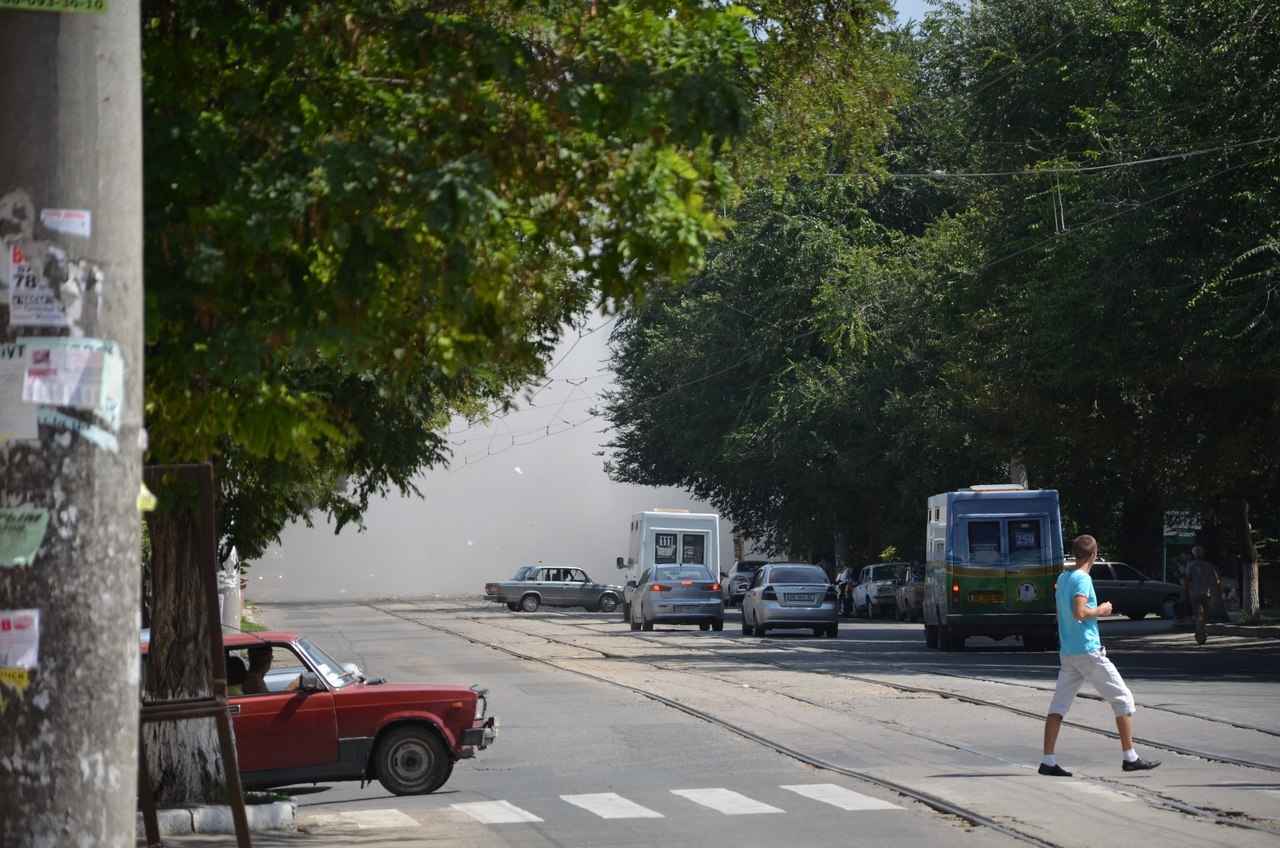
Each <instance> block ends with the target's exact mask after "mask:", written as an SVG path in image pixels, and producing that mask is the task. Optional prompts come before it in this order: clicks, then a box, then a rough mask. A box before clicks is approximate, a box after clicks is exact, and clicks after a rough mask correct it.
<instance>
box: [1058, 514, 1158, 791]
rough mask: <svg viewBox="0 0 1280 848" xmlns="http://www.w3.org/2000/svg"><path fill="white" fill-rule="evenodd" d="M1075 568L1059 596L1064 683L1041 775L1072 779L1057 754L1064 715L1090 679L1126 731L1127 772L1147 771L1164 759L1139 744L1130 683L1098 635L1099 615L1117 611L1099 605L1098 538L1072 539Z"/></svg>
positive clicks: (1061, 681) (1123, 737)
mask: <svg viewBox="0 0 1280 848" xmlns="http://www.w3.org/2000/svg"><path fill="white" fill-rule="evenodd" d="M1071 552H1072V553H1073V554H1074V555H1075V558H1076V564H1075V566H1074V567H1072V568H1070V569H1068V570H1066V571H1064V572H1062V574H1060V575H1059V576H1058V583H1057V585H1056V586H1055V587H1054V590H1053V593H1054V599H1055V601H1056V602H1057V605H1058V643H1059V646H1060V647H1059V658H1058V659H1059V662H1060V663H1061V668H1060V669H1059V670H1058V686H1057V688H1056V689H1055V690H1054V693H1053V701H1052V702H1051V703H1050V704H1049V715H1048V717H1047V718H1046V719H1045V722H1044V758H1043V759H1042V760H1041V761H1040V773H1041V774H1047V775H1051V776H1053V777H1070V776H1071V772H1069V771H1067V770H1066V769H1064V768H1063V767H1062V766H1060V765H1058V760H1057V758H1056V757H1054V755H1053V749H1054V746H1055V745H1056V744H1057V743H1058V731H1059V730H1061V729H1062V717H1063V716H1064V715H1066V714H1067V710H1068V709H1070V708H1071V702H1072V701H1073V700H1075V697H1076V692H1078V691H1080V687H1081V686H1082V685H1084V682H1085V681H1086V680H1087V681H1089V682H1090V683H1092V684H1093V688H1094V689H1096V690H1098V694H1099V695H1101V696H1102V697H1103V699H1104V700H1105V701H1107V702H1108V703H1109V704H1111V709H1112V711H1113V712H1114V713H1115V714H1116V729H1117V730H1119V731H1120V747H1121V748H1122V749H1123V750H1124V763H1123V765H1122V767H1123V768H1124V770H1125V771H1146V770H1147V769H1153V768H1155V767H1156V766H1158V765H1160V762H1159V760H1144V759H1142V757H1139V756H1138V752H1137V751H1135V750H1134V748H1133V712H1134V702H1133V693H1132V692H1130V691H1129V687H1128V686H1126V685H1125V684H1124V679H1123V678H1121V677H1120V672H1118V671H1116V667H1115V666H1114V665H1112V664H1111V660H1109V659H1107V651H1106V649H1105V648H1103V647H1102V639H1101V637H1099V636H1098V619H1099V618H1102V617H1103V616H1107V615H1111V603H1110V602H1109V601H1108V602H1107V603H1105V604H1102V605H1099V604H1098V596H1097V595H1096V594H1095V593H1094V591H1093V578H1091V577H1090V576H1089V569H1091V568H1092V567H1093V562H1094V560H1096V559H1097V558H1098V542H1097V540H1096V539H1094V538H1093V537H1092V536H1078V537H1077V538H1076V540H1075V541H1074V542H1072V543H1071Z"/></svg>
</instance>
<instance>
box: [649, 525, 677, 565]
mask: <svg viewBox="0 0 1280 848" xmlns="http://www.w3.org/2000/svg"><path fill="white" fill-rule="evenodd" d="M675 563H676V534H675V533H654V534H653V564H654V565H675Z"/></svg>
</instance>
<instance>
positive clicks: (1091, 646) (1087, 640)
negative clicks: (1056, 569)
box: [1053, 568, 1102, 656]
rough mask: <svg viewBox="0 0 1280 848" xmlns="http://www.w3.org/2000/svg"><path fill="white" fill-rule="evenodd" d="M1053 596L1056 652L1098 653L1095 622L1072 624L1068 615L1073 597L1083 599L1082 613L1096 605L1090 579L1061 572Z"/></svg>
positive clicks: (1078, 573)
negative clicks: (1056, 612) (1078, 596)
mask: <svg viewBox="0 0 1280 848" xmlns="http://www.w3.org/2000/svg"><path fill="white" fill-rule="evenodd" d="M1053 595H1054V600H1055V601H1056V602H1057V604H1058V652H1059V653H1061V654H1064V655H1066V656H1072V655H1074V654H1090V653H1093V652H1094V651H1100V650H1102V638H1101V637H1100V636H1098V620H1097V619H1096V618H1086V619H1085V620H1084V621H1076V618H1075V615H1074V613H1073V612H1072V610H1073V609H1074V607H1075V597H1076V595H1084V599H1085V601H1084V605H1085V608H1086V609H1093V608H1094V607H1096V606H1097V605H1098V596H1097V595H1095V594H1094V592H1093V578H1091V577H1090V576H1089V575H1088V574H1085V573H1084V572H1083V571H1081V570H1080V569H1078V568H1073V569H1071V570H1070V571H1064V572H1062V573H1061V574H1059V575H1058V584H1057V585H1056V586H1055V587H1054V589H1053Z"/></svg>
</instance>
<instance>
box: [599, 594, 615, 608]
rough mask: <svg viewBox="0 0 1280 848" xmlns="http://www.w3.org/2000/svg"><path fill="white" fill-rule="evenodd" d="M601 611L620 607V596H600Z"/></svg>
mask: <svg viewBox="0 0 1280 848" xmlns="http://www.w3.org/2000/svg"><path fill="white" fill-rule="evenodd" d="M599 608H600V612H613V611H614V610H616V609H617V608H618V598H617V596H616V595H601V596H600V605H599Z"/></svg>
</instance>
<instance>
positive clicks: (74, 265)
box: [0, 1, 143, 848]
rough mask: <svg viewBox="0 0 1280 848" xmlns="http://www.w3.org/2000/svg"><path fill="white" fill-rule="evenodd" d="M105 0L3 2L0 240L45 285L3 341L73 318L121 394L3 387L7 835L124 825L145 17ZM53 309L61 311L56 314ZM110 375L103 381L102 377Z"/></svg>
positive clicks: (0, 811)
mask: <svg viewBox="0 0 1280 848" xmlns="http://www.w3.org/2000/svg"><path fill="white" fill-rule="evenodd" d="M104 5H105V6H106V9H105V11H104V12H102V13H99V14H59V13H54V12H45V11H35V12H28V11H11V10H5V11H3V12H0V21H2V25H0V244H4V245H5V246H6V247H7V246H9V245H10V243H12V246H15V247H18V249H19V250H21V251H22V252H23V253H25V254H26V255H27V257H28V259H29V267H30V269H31V273H32V275H33V277H32V278H31V279H29V281H28V286H29V287H30V289H32V290H35V291H40V290H43V291H44V292H45V294H46V296H47V297H49V300H48V301H47V302H48V303H49V305H50V306H53V305H55V304H57V308H56V309H51V310H48V311H45V310H40V311H41V312H42V313H43V315H42V316H41V317H42V318H43V321H42V322H41V323H40V324H39V325H38V326H34V327H33V326H18V327H16V328H15V327H11V326H10V318H11V315H10V307H9V306H6V305H3V304H0V343H5V342H12V343H13V344H12V345H10V344H0V346H2V347H4V348H6V350H7V353H6V355H9V356H12V355H13V352H14V351H15V350H16V349H17V348H19V347H21V348H23V350H24V353H23V358H20V359H18V362H19V363H21V362H23V361H25V362H27V363H28V364H34V362H33V360H34V357H33V356H32V350H31V349H32V348H35V346H36V345H39V344H42V343H43V344H48V342H49V339H48V337H50V336H61V337H63V338H64V339H65V338H66V337H68V336H76V337H77V338H78V339H79V340H80V342H81V343H82V345H83V346H82V347H81V348H80V351H81V352H85V353H90V355H91V356H95V357H96V356H101V357H102V359H101V360H100V361H101V362H102V363H103V364H104V365H105V364H107V363H114V362H116V361H118V362H119V363H120V364H121V365H122V371H123V379H122V382H121V384H120V386H121V388H122V392H123V394H122V396H121V397H120V401H121V403H120V404H119V405H118V406H116V405H115V404H114V403H109V402H108V403H96V404H95V406H96V409H95V410H94V411H90V410H88V409H85V408H84V407H85V406H88V405H89V402H88V401H89V399H88V397H87V396H86V394H84V393H78V397H77V396H74V395H72V396H67V395H63V394H61V393H60V391H59V392H58V393H57V394H56V395H55V398H54V399H56V400H67V401H72V403H71V404H70V405H66V406H49V407H47V408H42V409H40V419H37V417H36V416H37V407H36V406H35V405H34V404H32V403H27V402H26V401H23V400H21V399H19V398H17V397H14V396H12V395H9V394H8V391H7V389H8V386H7V385H6V387H5V388H6V392H5V395H6V396H5V397H3V398H0V404H4V405H5V410H4V411H5V412H6V413H15V414H16V413H22V412H26V413H29V416H30V417H29V418H28V419H27V420H28V422H30V425H31V426H30V428H27V427H25V426H24V433H23V437H22V438H21V439H20V440H13V441H5V440H3V439H4V438H7V437H0V506H3V507H5V508H8V509H14V510H19V511H20V512H18V513H16V514H17V515H19V516H23V517H22V518H21V519H20V520H22V521H24V522H26V521H31V520H32V518H33V517H35V516H38V515H42V516H43V517H42V518H41V519H40V522H39V526H41V527H42V528H43V535H42V536H40V535H39V531H37V533H36V537H37V539H38V541H37V542H36V544H37V548H36V550H35V551H34V555H33V557H32V558H30V559H27V554H28V553H29V551H26V550H24V551H21V553H22V556H23V558H24V559H26V562H24V563H14V562H13V561H12V560H9V561H7V562H4V563H3V564H0V610H7V611H19V612H17V613H16V614H3V615H0V618H2V619H3V621H2V622H0V630H5V631H8V632H6V633H5V635H6V637H9V638H13V636H15V635H18V634H19V633H20V632H21V631H25V634H26V635H28V637H29V638H31V641H32V644H30V645H29V646H25V645H24V646H23V647H24V650H21V651H19V652H16V655H15V654H12V653H11V652H10V651H8V650H0V666H4V667H5V668H4V669H3V674H2V675H0V846H4V848H37V847H38V846H88V845H92V846H101V848H126V846H133V845H134V842H135V837H134V811H135V799H136V794H135V787H136V786H137V764H138V747H137V741H138V735H137V734H138V673H139V668H140V663H139V652H138V624H137V622H138V587H139V582H140V581H139V579H138V552H139V549H140V541H141V540H140V535H139V530H138V526H139V522H138V510H137V497H138V487H139V484H140V478H141V450H140V447H139V445H140V435H141V427H142V385H143V380H142V374H143V343H142V342H143V337H142V144H141V137H142V120H141V105H142V84H141V52H140V44H139V40H140V35H141V29H140V26H139V21H138V4H137V3H132V2H114V1H113V2H109V3H106V4H104ZM56 210H65V212H63V213H58V212H57V211H56ZM86 211H87V212H88V213H89V214H88V215H86V214H84V213H85V212H86ZM44 212H47V213H49V215H48V216H47V217H45V216H44V215H42V214H41V213H44ZM59 222H62V223H59ZM73 222H74V227H72V228H68V227H66V226H63V224H72V223H73ZM46 224H47V225H48V226H46ZM54 248H57V250H58V251H61V254H59V253H58V252H55V251H54ZM50 257H51V258H52V259H53V260H54V261H52V262H47V263H46V262H45V261H44V260H45V259H46V258H50ZM24 264H25V263H24ZM4 282H5V286H6V288H7V285H8V281H7V280H6V281H4ZM64 310H65V317H66V322H65V325H64V322H63V321H62V319H61V316H58V315H56V314H55V313H58V312H63V311H64ZM55 318H56V319H57V320H54V319H55ZM110 343H114V346H112V345H111V344H110ZM48 352H49V354H50V355H51V356H52V355H53V351H52V349H49V350H48ZM117 356H118V360H117V359H116V357H117ZM11 362H12V360H11ZM6 364H11V363H6ZM51 372H52V373H51ZM117 373H118V372H117ZM56 375H57V370H56V366H55V368H54V369H51V370H45V371H44V377H43V378H42V379H46V380H49V381H50V382H49V383H46V385H47V386H48V387H49V388H51V389H55V390H58V389H60V388H62V387H58V386H56V383H54V382H53V381H55V380H57V376H56ZM6 382H7V381H6ZM87 382H88V381H86V383H87ZM104 382H107V381H104ZM108 384H109V385H111V388H112V389H113V391H112V392H111V393H110V394H104V395H100V396H99V400H101V401H109V400H110V398H111V396H112V395H114V394H115V392H114V388H115V385H114V384H115V380H114V379H111V380H110V381H109V383H108ZM63 387H65V383H64V384H63ZM86 388H87V386H86ZM37 420H40V423H39V424H36V421H37ZM32 430H34V431H35V432H34V433H33V432H32ZM30 436H34V438H30ZM9 515H10V521H12V520H13V516H14V515H15V513H9ZM45 521H47V523H44V522H45ZM6 553H8V551H6ZM28 611H30V612H28ZM37 616H38V617H37Z"/></svg>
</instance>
